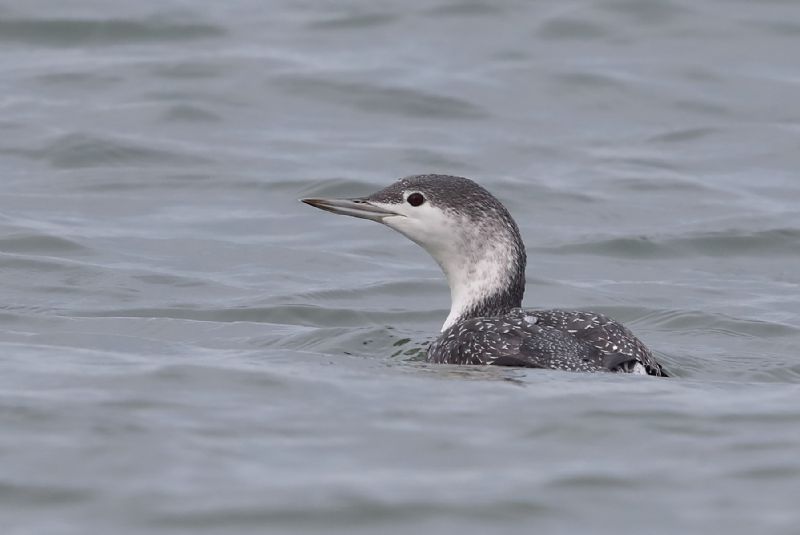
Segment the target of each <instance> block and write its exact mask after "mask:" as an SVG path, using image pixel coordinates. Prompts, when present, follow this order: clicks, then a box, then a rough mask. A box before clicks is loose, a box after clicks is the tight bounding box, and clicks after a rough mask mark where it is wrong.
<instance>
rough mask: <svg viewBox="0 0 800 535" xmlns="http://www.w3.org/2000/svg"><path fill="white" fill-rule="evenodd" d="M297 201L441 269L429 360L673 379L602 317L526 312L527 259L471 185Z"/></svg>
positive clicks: (515, 236)
mask: <svg viewBox="0 0 800 535" xmlns="http://www.w3.org/2000/svg"><path fill="white" fill-rule="evenodd" d="M300 201H301V202H304V203H306V204H308V205H310V206H313V207H315V208H319V209H321V210H326V211H328V212H332V213H334V214H339V215H347V216H351V217H356V218H360V219H367V220H370V221H376V222H378V223H382V224H383V225H385V226H387V227H389V228H391V229H393V230H395V231H397V232H399V233H400V234H402V235H404V236H405V237H406V238H408V239H410V240H411V241H413V242H415V243H417V244H418V245H420V246H421V247H422V248H423V249H425V250H426V251H427V252H428V253H429V254H430V255H431V256H432V257H433V258H434V260H435V261H436V262H437V263H438V264H439V266H440V268H441V269H442V271H443V272H444V275H445V277H446V278H447V281H448V285H449V287H450V301H451V305H450V313H449V314H448V316H447V318H446V319H445V321H444V324H443V325H442V328H441V332H440V334H439V336H438V338H437V339H436V340H435V341H433V342H431V343H430V345H429V346H428V349H427V351H426V360H427V361H428V362H432V363H442V364H461V365H495V366H517V367H525V368H540V369H549V370H566V371H574V372H616V373H629V374H637V375H652V376H659V377H669V376H670V375H669V374H668V373H667V371H666V370H665V369H664V367H663V366H662V365H661V364H660V363H659V362H658V361H657V360H656V358H655V357H654V355H653V353H652V352H651V351H650V350H649V349H648V348H647V346H646V345H645V344H644V343H643V342H642V341H641V340H639V339H638V338H637V337H636V336H634V334H633V333H632V332H631V331H630V330H629V329H628V328H626V327H625V326H624V325H622V324H621V323H619V322H618V321H615V320H614V319H611V318H609V317H608V316H606V315H604V314H599V313H595V312H589V311H578V310H561V309H553V310H536V309H528V308H523V307H522V298H523V295H524V293H525V267H526V262H527V256H526V251H525V245H524V243H523V241H522V237H521V234H520V231H519V227H518V226H517V224H516V222H515V221H514V219H513V218H512V217H511V214H510V213H509V212H508V210H507V209H506V207H505V206H503V204H502V203H501V202H500V201H499V200H498V199H497V198H496V197H495V196H493V195H492V194H491V193H489V191H487V190H486V189H485V188H483V187H482V186H480V185H479V184H477V183H476V182H474V181H473V180H470V179H468V178H464V177H458V176H451V175H440V174H424V175H413V176H407V177H405V178H401V179H399V180H397V181H395V182H394V183H392V184H391V185H389V186H387V187H386V188H384V189H381V190H380V191H377V192H375V193H372V194H371V195H368V196H366V197H359V198H350V199H330V198H303V199H300Z"/></svg>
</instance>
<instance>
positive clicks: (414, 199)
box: [406, 193, 425, 206]
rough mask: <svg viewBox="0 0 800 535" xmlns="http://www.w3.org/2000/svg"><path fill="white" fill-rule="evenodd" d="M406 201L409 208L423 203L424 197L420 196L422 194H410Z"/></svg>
mask: <svg viewBox="0 0 800 535" xmlns="http://www.w3.org/2000/svg"><path fill="white" fill-rule="evenodd" d="M406 200H407V201H408V204H410V205H411V206H419V205H420V204H422V203H424V202H425V197H423V196H422V193H412V194H411V195H409V196H408V199H406Z"/></svg>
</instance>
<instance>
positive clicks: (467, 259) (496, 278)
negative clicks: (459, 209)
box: [383, 203, 525, 331]
mask: <svg viewBox="0 0 800 535" xmlns="http://www.w3.org/2000/svg"><path fill="white" fill-rule="evenodd" d="M386 206H387V207H388V206H391V209H393V210H395V211H397V212H399V213H400V214H401V215H399V216H398V217H386V218H384V219H383V223H384V224H385V225H387V226H389V227H391V228H393V229H394V230H396V231H398V232H400V233H401V234H403V235H404V236H406V237H407V238H409V239H410V240H412V241H414V242H415V243H417V244H418V245H420V246H422V248H423V249H425V250H426V251H428V253H429V254H430V255H431V256H432V257H433V258H434V260H436V262H437V263H438V264H439V266H440V267H441V268H442V271H443V272H444V274H445V276H446V277H447V283H448V284H449V285H450V314H449V315H448V316H447V319H446V320H445V322H444V325H442V331H444V330H446V329H448V328H449V327H451V326H452V325H453V324H455V323H456V322H457V321H458V320H459V319H461V318H463V317H465V316H467V315H470V314H474V313H476V312H482V311H486V310H487V307H486V306H485V305H486V303H493V306H492V307H489V309H493V308H496V307H497V306H502V305H503V304H506V303H504V302H503V301H507V300H505V299H503V296H506V295H508V294H509V292H508V290H509V288H510V287H511V286H512V285H513V284H515V281H516V280H518V278H519V277H518V273H517V272H518V271H519V270H520V269H522V270H523V271H524V269H525V260H524V254H525V253H524V247H523V246H522V245H521V243H520V240H519V237H518V234H516V233H515V230H516V227H511V226H510V225H497V226H493V227H491V228H489V227H487V225H482V224H476V223H475V221H474V219H473V220H471V219H469V218H467V217H464V216H459V215H454V214H453V213H446V212H445V211H443V210H441V209H438V208H435V207H432V206H430V205H429V204H428V203H425V204H423V205H422V206H419V207H414V208H413V209H412V208H409V207H408V206H404V205H386ZM512 224H513V223H512ZM512 229H513V230H512ZM520 249H521V250H520ZM520 254H522V255H523V257H522V261H521V262H520V258H519V255H520ZM522 283H523V284H524V273H523V279H522ZM519 298H520V299H521V294H520V296H519ZM514 306H519V304H516V305H514ZM489 311H491V310H489Z"/></svg>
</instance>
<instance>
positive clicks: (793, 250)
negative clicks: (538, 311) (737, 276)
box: [544, 228, 800, 259]
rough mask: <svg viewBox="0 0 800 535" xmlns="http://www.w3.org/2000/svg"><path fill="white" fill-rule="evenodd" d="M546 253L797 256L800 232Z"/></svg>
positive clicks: (644, 240)
mask: <svg viewBox="0 0 800 535" xmlns="http://www.w3.org/2000/svg"><path fill="white" fill-rule="evenodd" d="M544 249H545V250H549V251H552V252H554V253H561V254H593V255H599V256H612V257H619V258H654V259H657V258H675V257H678V256H683V257H686V256H695V255H696V256H712V257H715V256H729V255H745V256H751V255H754V254H758V255H772V256H787V255H788V256H796V255H797V254H798V251H800V229H795V228H778V229H770V230H762V231H756V232H752V231H746V230H727V231H719V232H707V233H700V234H695V235H694V236H690V237H650V236H636V237H633V236H631V237H624V238H608V239H598V240H594V241H591V242H583V243H574V244H568V245H561V246H557V247H552V248H544Z"/></svg>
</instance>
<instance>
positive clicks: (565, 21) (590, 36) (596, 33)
mask: <svg viewBox="0 0 800 535" xmlns="http://www.w3.org/2000/svg"><path fill="white" fill-rule="evenodd" d="M538 33H539V36H540V37H543V38H545V39H554V40H559V41H563V40H594V39H600V38H603V37H607V36H609V35H610V33H609V31H608V30H607V29H605V28H603V27H602V26H599V25H597V24H595V23H593V22H588V21H585V20H581V19H572V18H556V19H552V20H549V21H547V22H545V23H544V24H543V25H542V26H541V28H539V32H538Z"/></svg>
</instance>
